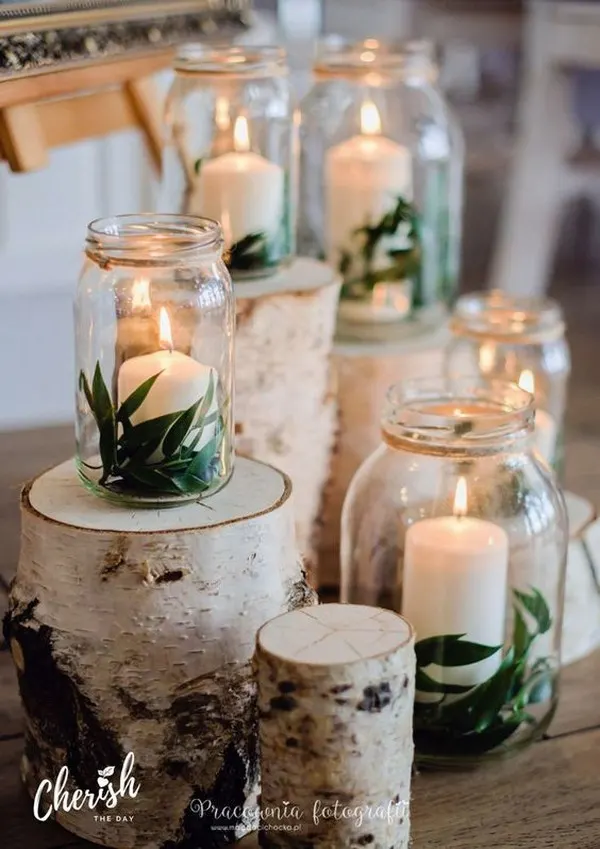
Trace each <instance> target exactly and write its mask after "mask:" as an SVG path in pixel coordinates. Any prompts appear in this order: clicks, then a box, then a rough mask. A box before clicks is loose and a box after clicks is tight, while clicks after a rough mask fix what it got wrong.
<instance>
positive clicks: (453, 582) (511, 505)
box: [341, 378, 568, 766]
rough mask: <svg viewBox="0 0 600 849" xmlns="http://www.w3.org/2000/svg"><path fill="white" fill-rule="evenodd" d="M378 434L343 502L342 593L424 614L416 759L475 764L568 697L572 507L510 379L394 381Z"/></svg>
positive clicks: (541, 724) (507, 746)
mask: <svg viewBox="0 0 600 849" xmlns="http://www.w3.org/2000/svg"><path fill="white" fill-rule="evenodd" d="M382 433H383V443H382V445H381V446H380V447H379V448H378V449H377V450H376V451H375V453H374V454H372V455H371V457H370V458H368V459H367V460H366V461H365V462H364V464H363V465H362V466H361V468H360V469H359V470H358V472H357V473H356V476H355V477H354V480H353V481H352V483H351V485H350V488H349V490H348V494H347V497H346V502H345V504H344V508H343V514H342V540H341V557H342V601H346V602H355V603H358V604H372V605H378V606H384V607H389V608H391V609H393V610H396V611H398V612H401V613H402V615H403V616H405V617H406V618H407V619H408V620H409V621H410V622H411V623H412V624H413V626H414V628H415V631H416V635H417V643H416V654H417V697H416V703H415V717H414V728H415V745H416V752H417V756H418V758H419V759H420V760H421V761H425V762H427V761H430V762H434V763H436V762H437V763H440V764H447V765H450V766H451V765H457V764H458V765H460V764H466V763H476V762H478V761H480V760H482V759H487V758H493V757H498V756H501V755H504V754H507V753H509V752H511V751H513V750H516V749H518V748H520V747H522V746H524V745H526V744H527V743H529V742H530V741H531V740H533V739H535V738H536V737H539V735H540V734H541V733H542V732H543V730H544V729H545V728H546V727H547V725H548V723H549V721H550V719H551V717H552V715H553V712H554V709H555V706H556V699H557V679H558V673H559V667H560V635H561V619H562V608H563V595H564V582H565V563H566V551H567V541H568V533H567V520H566V513H565V507H564V503H563V499H562V496H561V494H560V492H559V490H558V489H557V487H556V484H555V482H554V477H553V475H551V474H550V473H549V471H548V469H547V467H546V466H545V464H543V463H540V462H539V460H538V458H537V456H536V455H535V454H534V453H533V452H532V450H531V448H532V436H533V399H532V397H531V395H530V394H529V393H528V392H525V391H524V390H522V389H520V388H519V387H518V386H516V385H514V384H505V383H501V382H494V381H492V382H484V381H480V380H477V379H476V378H474V379H473V381H467V380H464V379H463V380H456V381H453V380H449V379H444V378H440V379H438V380H431V381H413V382H410V381H409V382H407V383H406V384H404V385H403V384H400V385H398V386H396V387H393V388H392V389H391V390H390V392H389V394H388V401H387V409H386V411H385V414H384V417H383V420H382Z"/></svg>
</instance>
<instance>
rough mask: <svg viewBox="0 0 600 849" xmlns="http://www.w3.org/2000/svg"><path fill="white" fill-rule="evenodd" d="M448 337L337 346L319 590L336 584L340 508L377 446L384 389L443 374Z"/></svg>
mask: <svg viewBox="0 0 600 849" xmlns="http://www.w3.org/2000/svg"><path fill="white" fill-rule="evenodd" d="M449 338H450V336H449V332H448V330H447V329H446V328H443V329H441V330H438V331H432V332H430V333H428V334H427V335H424V336H419V337H415V338H412V339H406V340H403V341H402V342H340V341H338V342H336V343H335V346H334V349H333V365H334V368H335V370H336V375H337V383H338V406H339V434H338V438H337V442H336V447H335V451H334V455H333V459H332V464H331V479H330V482H329V486H328V487H327V492H326V498H325V504H324V510H323V530H322V533H321V541H320V546H319V571H318V582H319V586H321V587H337V586H339V582H340V574H339V557H340V555H339V551H340V518H341V514H342V505H343V503H344V498H345V497H346V492H347V490H348V486H349V485H350V481H351V480H352V478H353V477H354V473H355V472H356V470H357V469H358V467H359V466H360V465H361V463H362V462H363V461H364V460H366V459H367V457H368V456H369V455H370V454H372V453H373V451H374V450H375V449H376V448H377V446H378V445H380V443H381V427H380V421H381V416H382V412H383V406H384V402H385V396H386V392H387V390H388V389H389V387H390V386H392V385H393V384H394V383H398V381H400V380H411V379H419V378H427V377H438V376H439V375H441V374H442V373H443V367H444V354H445V348H446V345H447V342H448V340H449Z"/></svg>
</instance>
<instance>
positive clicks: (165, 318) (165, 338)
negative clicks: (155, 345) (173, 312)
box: [159, 307, 173, 351]
mask: <svg viewBox="0 0 600 849" xmlns="http://www.w3.org/2000/svg"><path fill="white" fill-rule="evenodd" d="M159 315H160V318H159V339H160V347H161V348H165V349H168V350H169V351H172V350H173V334H172V333H171V322H170V320H169V313H168V312H167V310H166V309H165V307H161V308H160V313H159Z"/></svg>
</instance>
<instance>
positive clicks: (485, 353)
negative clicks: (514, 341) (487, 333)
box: [479, 342, 496, 374]
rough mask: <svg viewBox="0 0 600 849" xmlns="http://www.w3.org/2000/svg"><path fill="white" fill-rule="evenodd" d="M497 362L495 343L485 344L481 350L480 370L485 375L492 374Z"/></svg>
mask: <svg viewBox="0 0 600 849" xmlns="http://www.w3.org/2000/svg"><path fill="white" fill-rule="evenodd" d="M495 360H496V346H495V345H494V343H493V342H484V343H483V345H482V346H481V348H480V349H479V368H480V370H481V371H482V372H483V373H484V374H490V372H492V371H493V370H494V362H495Z"/></svg>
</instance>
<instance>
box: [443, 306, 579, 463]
mask: <svg viewBox="0 0 600 849" xmlns="http://www.w3.org/2000/svg"><path fill="white" fill-rule="evenodd" d="M451 329H452V336H453V339H452V341H451V343H450V347H449V349H448V357H447V360H446V363H447V371H448V374H449V376H453V377H458V376H460V375H461V374H477V373H479V374H481V376H482V377H484V378H488V379H494V380H506V381H511V382H513V383H518V384H519V385H520V386H521V387H522V388H523V389H526V390H527V391H528V392H531V393H532V394H533V395H534V396H535V401H536V415H535V437H534V444H535V447H536V449H537V450H538V451H539V453H540V454H541V456H542V457H543V458H544V459H545V460H546V461H547V462H548V463H549V464H550V465H551V466H553V467H554V468H555V469H556V470H557V471H559V472H560V471H561V469H562V464H563V439H562V436H563V426H564V416H565V405H566V399H567V386H568V380H569V374H570V371H571V357H570V354H569V346H568V343H567V340H566V338H565V323H564V319H563V314H562V310H561V308H560V306H559V305H558V304H557V303H556V301H553V300H551V299H542V298H520V297H514V296H509V295H506V294H504V293H503V292H477V293H475V294H471V295H463V296H462V297H461V298H459V299H458V301H457V302H456V306H455V309H454V313H453V316H452V320H451Z"/></svg>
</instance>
